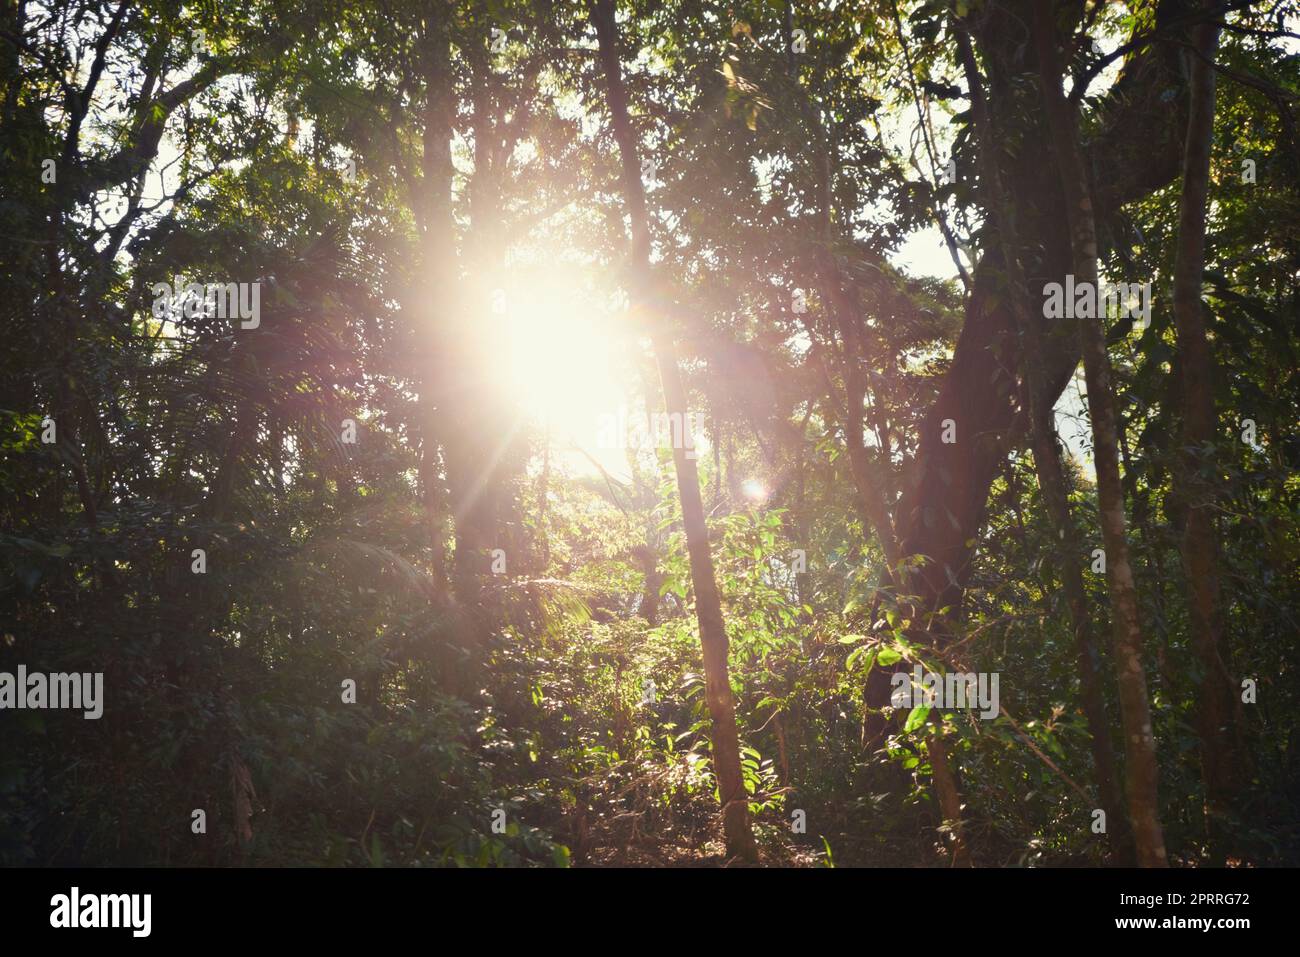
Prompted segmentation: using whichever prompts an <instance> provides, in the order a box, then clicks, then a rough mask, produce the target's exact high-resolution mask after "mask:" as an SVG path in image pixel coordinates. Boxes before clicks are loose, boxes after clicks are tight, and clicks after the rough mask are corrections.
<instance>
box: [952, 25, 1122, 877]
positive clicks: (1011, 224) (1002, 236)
mask: <svg viewBox="0 0 1300 957" xmlns="http://www.w3.org/2000/svg"><path fill="white" fill-rule="evenodd" d="M957 46H958V55H959V60H960V62H961V64H962V67H963V69H964V71H965V75H966V83H967V87H968V89H969V92H970V102H971V115H972V117H973V120H974V125H975V131H976V134H977V137H978V141H979V146H980V159H981V170H980V177H981V182H982V183H983V184H984V188H985V190H986V191H987V203H986V207H987V208H988V213H989V220H990V222H991V224H992V225H993V227H994V231H995V236H996V240H995V241H996V242H997V244H998V249H999V251H1000V253H1001V255H1002V257H1003V259H1004V260H1005V263H1006V282H1007V290H1008V292H1009V294H1010V298H1011V302H1010V306H1011V309H1012V311H1013V313H1014V316H1015V320H1016V324H1017V329H1018V332H1019V337H1020V360H1021V368H1022V369H1023V376H1022V378H1023V382H1024V387H1023V388H1022V390H1021V394H1022V399H1021V404H1022V406H1023V407H1024V409H1025V411H1026V412H1027V414H1028V416H1029V435H1030V444H1031V448H1032V449H1033V453H1034V468H1035V471H1036V473H1037V475H1038V484H1039V490H1040V491H1041V493H1042V496H1043V502H1044V505H1045V506H1046V509H1047V514H1048V518H1049V521H1050V523H1051V528H1052V531H1053V532H1054V533H1055V535H1054V537H1053V551H1054V552H1055V555H1056V565H1057V568H1058V569H1059V574H1060V577H1061V584H1062V588H1063V589H1064V591H1065V598H1066V605H1067V607H1068V609H1069V614H1070V624H1071V627H1072V629H1073V631H1074V638H1075V652H1076V656H1077V661H1078V672H1079V691H1080V698H1081V699H1082V704H1083V713H1084V718H1085V719H1086V721H1087V723H1088V732H1089V735H1090V739H1091V740H1090V745H1091V749H1092V759H1093V776H1094V778H1095V781H1096V785H1097V795H1098V798H1099V800H1100V802H1101V806H1102V810H1104V811H1105V813H1106V819H1107V821H1109V822H1110V823H1111V828H1109V829H1108V843H1109V845H1110V848H1111V852H1112V855H1113V856H1114V857H1115V858H1117V859H1118V860H1119V861H1120V862H1122V863H1131V860H1132V856H1133V854H1132V839H1131V838H1132V836H1131V832H1130V830H1129V828H1128V826H1127V818H1126V817H1125V815H1124V811H1123V804H1122V803H1121V801H1120V796H1119V787H1118V784H1117V780H1118V778H1117V775H1116V771H1115V756H1114V752H1113V750H1112V749H1111V740H1110V724H1109V722H1108V721H1107V719H1106V705H1105V701H1104V699H1103V697H1102V690H1101V688H1102V683H1101V676H1100V673H1101V656H1100V654H1099V652H1098V648H1097V640H1096V637H1095V635H1094V634H1093V629H1092V622H1091V619H1090V616H1089V614H1088V602H1087V594H1086V591H1085V589H1084V583H1083V567H1082V562H1083V558H1082V556H1083V555H1084V554H1085V549H1084V547H1083V541H1082V539H1081V537H1080V535H1079V531H1078V527H1077V526H1076V525H1075V523H1074V518H1073V516H1072V515H1071V513H1070V504H1069V496H1068V489H1067V486H1066V481H1065V475H1064V472H1063V470H1062V468H1061V458H1060V451H1059V448H1058V446H1057V435H1056V428H1055V422H1054V418H1055V414H1054V411H1053V406H1052V405H1051V404H1050V403H1049V402H1048V401H1047V399H1046V396H1045V391H1046V390H1045V386H1044V378H1045V370H1044V358H1043V346H1042V341H1041V332H1040V330H1039V328H1038V322H1037V317H1036V316H1034V315H1033V314H1032V311H1031V309H1030V308H1029V302H1028V286H1027V283H1026V280H1025V275H1024V270H1023V268H1022V267H1021V264H1020V263H1021V260H1020V256H1021V252H1020V239H1019V235H1018V230H1017V228H1016V224H1015V218H1014V213H1013V212H1012V209H1011V205H1010V203H1009V202H1008V199H1007V194H1006V190H1005V188H1004V186H1003V179H1002V170H1001V169H1000V167H999V164H998V153H997V149H996V144H997V142H998V138H999V132H998V129H999V128H998V126H997V121H996V120H995V119H994V117H993V116H992V113H991V111H990V109H989V106H988V101H987V99H986V97H985V94H984V89H983V81H982V78H981V76H980V72H979V67H978V65H977V64H976V62H975V54H974V51H973V49H972V47H971V44H970V41H969V39H968V38H967V36H966V33H965V32H964V30H959V31H958V33H957Z"/></svg>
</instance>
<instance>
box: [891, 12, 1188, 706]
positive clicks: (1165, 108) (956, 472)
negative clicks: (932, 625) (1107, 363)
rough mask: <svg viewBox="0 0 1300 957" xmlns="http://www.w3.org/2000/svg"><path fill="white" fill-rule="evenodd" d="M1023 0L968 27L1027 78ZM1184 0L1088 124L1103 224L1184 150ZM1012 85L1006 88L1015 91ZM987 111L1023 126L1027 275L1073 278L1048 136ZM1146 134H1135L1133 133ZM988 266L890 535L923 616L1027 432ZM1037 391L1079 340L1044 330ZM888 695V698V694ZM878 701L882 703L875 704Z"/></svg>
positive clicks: (1070, 357) (1013, 168)
mask: <svg viewBox="0 0 1300 957" xmlns="http://www.w3.org/2000/svg"><path fill="white" fill-rule="evenodd" d="M1030 2H1031V0H989V2H988V3H986V4H984V5H981V6H979V8H978V9H977V10H976V11H975V12H973V13H972V14H971V16H970V18H969V19H971V20H972V21H973V29H974V30H975V32H976V36H977V39H978V40H979V45H980V50H981V52H982V54H983V55H984V57H985V61H986V62H989V61H992V62H994V63H997V64H999V69H1000V70H1004V71H1005V72H1006V73H1007V75H1008V76H1016V75H1020V74H1023V73H1024V72H1026V71H1027V70H1031V69H1033V67H1032V59H1031V54H1032V51H1031V50H1029V49H1028V45H1027V44H1026V42H1025V36H1024V34H1025V27H1024V24H1025V23H1026V22H1027V21H1028V20H1029V10H1028V4H1029V3H1030ZM1189 6H1190V3H1189V0H1160V2H1159V4H1158V7H1157V11H1156V20H1157V23H1160V24H1162V25H1165V24H1168V26H1167V27H1166V29H1164V30H1163V31H1162V32H1161V34H1160V36H1159V37H1157V38H1156V39H1154V40H1153V41H1152V42H1151V43H1150V44H1148V45H1147V46H1145V47H1143V48H1141V49H1139V50H1136V51H1135V52H1134V53H1133V54H1131V55H1130V56H1128V57H1127V58H1126V59H1125V61H1124V68H1123V70H1122V71H1121V73H1120V76H1119V79H1118V80H1117V81H1116V82H1115V84H1114V86H1113V87H1112V88H1111V89H1110V90H1109V91H1108V92H1107V93H1106V95H1105V96H1104V97H1103V98H1102V100H1101V101H1100V102H1099V103H1098V104H1097V105H1096V106H1095V107H1093V109H1092V111H1091V112H1092V115H1093V117H1094V119H1095V122H1094V123H1093V124H1092V125H1091V129H1092V130H1093V132H1092V135H1091V136H1090V138H1089V141H1088V143H1087V154H1088V165H1089V166H1090V167H1091V168H1093V169H1095V170H1096V183H1097V189H1096V192H1095V194H1094V196H1093V199H1094V202H1095V204H1096V209H1095V213H1096V216H1097V217H1098V219H1099V220H1102V221H1104V220H1106V219H1109V218H1110V217H1111V216H1113V215H1114V213H1115V212H1116V211H1117V210H1118V209H1119V208H1120V207H1121V206H1123V205H1124V204H1126V203H1130V202H1133V201H1135V200H1138V199H1141V198H1143V197H1145V196H1148V195H1150V194H1151V192H1152V191H1153V190H1155V189H1158V188H1160V187H1161V186H1163V185H1164V184H1166V183H1167V182H1169V181H1171V180H1172V179H1174V178H1175V177H1176V176H1177V175H1178V169H1179V159H1180V157H1181V155H1182V151H1183V146H1184V138H1185V137H1184V125H1183V123H1184V120H1183V115H1182V112H1181V111H1180V110H1179V109H1177V108H1176V105H1177V103H1178V102H1179V101H1177V100H1174V101H1172V103H1173V106H1174V108H1171V100H1170V95H1171V94H1172V93H1176V92H1178V91H1179V90H1181V89H1182V87H1183V85H1184V83H1185V79H1184V75H1183V74H1184V67H1183V63H1182V56H1181V46H1180V44H1181V43H1182V42H1183V41H1184V40H1185V39H1186V38H1187V36H1188V30H1187V29H1186V28H1185V27H1181V26H1178V25H1177V23H1176V22H1175V21H1177V20H1178V19H1179V18H1180V17H1182V15H1183V14H1184V12H1185V11H1186V9H1187V8H1188V7H1189ZM1014 92H1015V90H1014V87H1013V90H1012V93H1013V94H1014ZM999 103H1000V104H1001V106H1000V108H999V109H998V110H995V111H994V112H998V113H1002V114H1004V115H1008V116H1011V115H1016V116H1019V117H1021V120H1022V123H1021V125H1023V126H1025V127H1027V129H1025V130H1023V131H1022V133H1023V138H1022V139H1019V140H1018V142H1020V143H1022V144H1024V145H1022V146H1019V147H1017V145H1016V143H1014V142H1013V143H1007V142H1003V143H999V148H1000V149H1001V150H1002V151H1003V153H1004V154H1006V155H1007V156H1008V164H1009V173H1008V175H1009V180H1008V181H1009V182H1012V183H1014V184H1015V191H1014V194H1013V195H1011V196H1009V197H1008V198H1009V200H1010V201H1011V202H1012V204H1013V206H1014V211H1015V214H1016V217H1017V221H1018V223H1019V224H1020V234H1021V236H1022V237H1023V239H1024V248H1025V249H1026V250H1027V251H1032V253H1033V259H1032V261H1030V262H1027V263H1026V264H1025V265H1026V272H1027V274H1028V275H1031V276H1033V277H1035V279H1036V280H1037V279H1038V278H1040V277H1041V278H1042V279H1043V280H1044V281H1048V280H1052V279H1062V278H1063V277H1064V276H1065V274H1066V273H1067V272H1069V271H1070V261H1071V259H1070V243H1069V235H1068V231H1067V230H1066V229H1065V228H1064V221H1065V208H1064V199H1063V197H1062V196H1061V188H1060V184H1059V178H1058V177H1056V176H1055V175H1054V174H1053V171H1051V170H1050V169H1045V168H1044V165H1045V164H1043V163H1042V159H1041V152H1040V151H1039V150H1038V149H1036V148H1034V147H1033V145H1031V144H1036V143H1038V142H1043V141H1045V140H1046V138H1047V136H1048V129H1047V126H1046V124H1045V122H1042V119H1041V117H1040V116H1039V114H1040V113H1041V110H1039V109H1037V107H1036V106H1035V104H1033V103H1031V102H1029V101H1027V100H1026V99H1025V98H1024V97H1022V96H1015V97H1014V98H1010V99H1005V100H999ZM1135 129H1140V130H1142V133H1143V135H1142V136H1141V137H1134V136H1133V130H1135ZM1000 271H1001V265H1000V263H999V262H998V261H997V258H996V257H991V256H986V257H985V258H984V260H982V261H981V262H980V263H979V264H978V265H977V267H976V269H975V275H974V277H973V283H972V292H971V295H970V297H969V298H968V300H967V304H966V309H965V313H966V316H965V321H964V323H963V325H962V331H961V336H960V338H959V339H958V342H957V346H956V349H955V350H954V352H953V358H952V362H951V364H950V366H949V368H948V371H947V372H946V373H945V374H944V377H943V381H942V383H941V384H940V389H939V394H938V396H937V397H936V399H935V401H934V403H933V404H932V405H931V407H930V409H929V410H928V411H927V412H926V414H925V418H924V421H923V423H922V425H921V428H920V431H919V433H918V448H917V451H916V453H915V455H914V456H913V458H912V461H911V463H910V465H909V468H908V475H907V479H906V481H905V483H904V488H903V496H902V499H901V500H900V502H899V504H898V506H897V507H896V508H895V516H896V522H895V525H896V530H897V533H898V538H899V540H900V544H901V551H902V554H903V555H904V556H911V555H925V556H927V557H928V558H929V559H930V561H929V562H928V563H927V564H926V565H925V567H924V568H922V569H921V570H920V572H919V574H917V575H916V576H915V577H914V579H913V581H912V587H913V590H915V591H917V592H919V593H920V594H921V596H922V598H923V600H924V603H925V604H926V605H927V606H929V607H932V608H939V607H943V606H951V607H954V608H957V607H959V605H960V603H961V595H962V590H963V588H964V587H965V584H966V582H967V581H968V580H969V577H970V572H971V555H972V552H973V544H972V543H974V542H976V541H978V539H979V534H980V527H981V525H982V524H983V521H984V515H985V510H986V507H987V501H988V493H989V488H990V487H991V485H992V483H993V480H994V478H995V477H996V476H997V475H998V473H999V471H1000V470H1001V469H1002V468H1003V465H1004V463H1005V461H1006V452H1007V449H1008V448H1009V447H1010V446H1012V445H1013V444H1015V443H1017V442H1018V441H1019V439H1020V430H1021V428H1023V425H1024V424H1026V423H1024V422H1023V421H1020V420H1019V419H1018V409H1017V404H1016V403H1015V402H1014V401H1013V398H1014V396H1015V394H1016V392H1017V390H1016V388H1015V385H1014V383H1013V382H1012V381H1011V379H1012V377H1013V376H1014V374H1015V372H1016V361H1015V350H1014V349H1012V348H1009V347H1004V346H1003V345H1002V344H1003V343H1007V344H1010V343H1012V342H1013V336H1014V332H1015V324H1014V320H1013V317H1012V315H1011V312H1010V309H1009V308H1008V305H1007V302H1006V297H1005V295H1003V292H1002V289H1001V284H1000V279H999V278H998V273H999V272H1000ZM1043 344H1044V353H1045V356H1044V357H1045V360H1046V369H1045V389H1046V392H1045V396H1044V402H1045V403H1048V404H1052V403H1055V401H1056V399H1057V397H1058V396H1060V394H1061V392H1062V390H1063V389H1064V388H1065V386H1066V384H1067V383H1068V382H1069V381H1070V378H1071V376H1072V375H1073V374H1074V370H1075V368H1076V367H1077V366H1078V363H1079V355H1080V352H1079V345H1078V341H1077V338H1076V337H1075V336H1064V335H1063V336H1054V335H1051V334H1050V330H1046V329H1045V330H1044V336H1043ZM946 418H952V419H954V420H956V421H957V422H958V424H959V428H960V430H961V434H963V435H965V436H967V437H968V441H960V440H959V441H957V442H954V443H944V442H942V440H941V434H942V427H941V423H942V422H943V420H944V419H946ZM885 700H886V701H887V700H888V696H887V695H886V698H885ZM879 703H880V702H877V704H879Z"/></svg>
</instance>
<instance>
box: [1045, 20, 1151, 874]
mask: <svg viewBox="0 0 1300 957" xmlns="http://www.w3.org/2000/svg"><path fill="white" fill-rule="evenodd" d="M1033 20H1034V27H1033V32H1034V39H1035V49H1036V51H1037V55H1038V75H1039V79H1040V81H1041V83H1040V85H1041V87H1042V92H1043V99H1044V103H1045V106H1046V113H1047V120H1048V124H1049V126H1050V127H1051V130H1052V145H1053V152H1054V153H1055V154H1056V164H1057V167H1058V169H1059V172H1060V176H1061V186H1062V189H1063V190H1064V193H1065V197H1066V215H1067V219H1068V223H1069V228H1070V246H1071V250H1072V253H1073V260H1074V271H1075V282H1076V284H1078V283H1090V284H1091V285H1092V288H1093V290H1094V292H1095V291H1096V290H1097V232H1096V222H1095V220H1094V218H1093V205H1092V197H1091V190H1090V187H1089V184H1088V176H1087V172H1086V170H1085V168H1084V164H1083V154H1082V152H1081V150H1080V149H1079V139H1078V128H1077V124H1076V118H1075V115H1074V111H1073V110H1072V109H1071V108H1070V106H1069V104H1068V103H1067V101H1066V99H1065V96H1064V94H1063V93H1062V91H1061V68H1060V63H1059V59H1058V56H1057V49H1056V42H1057V31H1056V25H1055V21H1054V17H1053V6H1052V3H1051V0H1035V3H1034V17H1033ZM1097 298H1099V297H1094V300H1096V299H1097ZM1100 309H1101V306H1100V303H1098V304H1097V309H1096V310H1095V311H1097V312H1100ZM1079 331H1080V337H1081V339H1082V341H1083V367H1084V376H1085V378H1086V380H1087V384H1088V412H1089V416H1090V418H1091V420H1092V437H1093V458H1094V461H1095V464H1096V468H1097V498H1098V507H1099V511H1100V516H1101V526H1102V539H1103V543H1104V545H1105V549H1106V579H1107V584H1108V586H1109V591H1110V606H1111V621H1112V627H1113V628H1114V643H1115V658H1116V661H1117V663H1118V671H1119V696H1120V711H1121V717H1122V722H1123V726H1124V747H1125V755H1126V758H1127V768H1126V771H1127V777H1128V804H1129V818H1130V820H1131V823H1132V825H1133V835H1134V841H1135V844H1136V848H1137V856H1138V863H1139V864H1140V865H1142V866H1144V867H1162V866H1167V865H1168V861H1167V858H1166V853H1165V846H1164V836H1163V834H1162V831H1161V827H1160V817H1159V811H1160V805H1159V798H1158V795H1157V778H1158V766H1157V762H1156V750H1155V735H1154V733H1153V732H1152V728H1151V705H1150V701H1149V699H1148V697H1147V685H1146V670H1145V668H1144V667H1143V665H1142V629H1141V624H1140V622H1139V618H1138V601H1137V587H1136V585H1135V584H1134V581H1133V569H1132V566H1131V565H1130V564H1129V553H1128V539H1127V533H1126V531H1125V518H1124V490H1123V485H1122V484H1121V480H1120V471H1119V440H1118V437H1117V415H1116V410H1115V393H1114V390H1113V387H1112V385H1111V367H1110V357H1109V356H1108V355H1107V352H1106V331H1105V323H1104V319H1103V317H1102V316H1100V315H1097V316H1095V317H1083V316H1081V317H1079Z"/></svg>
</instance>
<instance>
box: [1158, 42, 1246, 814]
mask: <svg viewBox="0 0 1300 957" xmlns="http://www.w3.org/2000/svg"><path fill="white" fill-rule="evenodd" d="M1193 43H1194V47H1193V50H1194V52H1193V55H1192V56H1191V57H1190V60H1191V97H1190V99H1191V111H1190V116H1189V117H1188V123H1187V149H1186V152H1185V154H1184V160H1183V192H1182V198H1181V200H1180V203H1179V215H1178V252H1177V257H1176V260H1175V264H1174V323H1175V326H1176V328H1177V332H1178V358H1179V365H1180V370H1181V373H1182V375H1181V378H1182V406H1183V409H1182V412H1183V438H1182V456H1181V457H1182V462H1181V468H1180V469H1179V473H1178V474H1176V477H1175V481H1176V483H1177V484H1181V485H1182V488H1181V489H1180V490H1179V497H1180V498H1182V500H1183V503H1184V505H1185V507H1186V522H1185V524H1184V526H1183V536H1182V542H1181V548H1182V555H1183V569H1184V572H1185V577H1186V588H1187V605H1188V610H1189V617H1190V619H1191V637H1192V647H1193V648H1194V649H1195V651H1196V656H1197V658H1198V659H1200V665H1201V667H1200V672H1201V676H1200V685H1199V688H1198V691H1197V712H1196V721H1197V730H1198V732H1199V735H1200V739H1201V773H1202V776H1203V778H1204V781H1205V813H1206V817H1207V824H1208V825H1209V828H1210V833H1211V835H1214V834H1215V833H1216V832H1217V831H1218V825H1217V821H1218V818H1219V816H1220V815H1221V814H1222V813H1223V812H1224V811H1225V810H1227V808H1228V806H1229V804H1230V802H1231V798H1232V796H1233V794H1234V792H1235V790H1236V781H1237V774H1236V768H1235V762H1234V758H1233V751H1232V733H1231V732H1232V722H1233V697H1234V688H1233V684H1232V679H1231V676H1230V674H1229V671H1228V668H1227V666H1226V665H1225V663H1224V660H1223V657H1222V654H1221V651H1220V649H1221V648H1222V621H1221V619H1220V616H1219V594H1218V591H1219V580H1218V567H1217V566H1218V551H1219V549H1218V539H1217V535H1216V532H1215V522H1214V482H1213V479H1212V477H1211V476H1210V474H1209V469H1210V468H1212V461H1207V460H1206V456H1207V454H1210V450H1211V447H1212V444H1213V443H1214V441H1215V438H1216V436H1217V433H1218V428H1217V416H1216V414H1215V409H1214V374H1213V358H1212V357H1211V355H1210V344H1209V341H1208V339H1207V338H1206V334H1205V313H1204V311H1203V308H1204V307H1203V306H1202V304H1201V284H1202V282H1203V276H1202V274H1203V272H1204V269H1205V213H1206V205H1207V203H1208V201H1209V189H1210V148H1211V146H1212V145H1213V142H1214V100H1215V90H1214V66H1213V63H1212V61H1213V58H1214V55H1215V51H1216V50H1217V48H1218V44H1219V27H1218V26H1217V24H1215V23H1212V22H1211V23H1205V24H1202V25H1201V26H1200V27H1198V28H1197V30H1196V33H1195V34H1194V39H1193ZM1175 487H1177V485H1176V486H1175Z"/></svg>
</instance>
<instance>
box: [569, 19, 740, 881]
mask: <svg viewBox="0 0 1300 957" xmlns="http://www.w3.org/2000/svg"><path fill="white" fill-rule="evenodd" d="M591 18H592V21H593V22H594V23H595V26H596V35H597V39H598V42H599V46H600V61H601V65H602V67H603V69H604V73H605V81H606V84H607V86H608V100H609V112H610V121H611V124H612V126H613V131H614V139H615V140H616V141H617V143H618V147H619V154H620V157H621V160H622V167H621V171H622V183H623V198H624V203H625V205H626V206H627V212H628V218H629V220H630V221H631V227H632V255H631V267H632V271H633V280H634V288H633V289H632V290H630V292H631V298H632V302H633V307H634V309H635V308H640V309H644V308H646V303H647V300H648V299H649V294H650V290H651V285H650V282H651V277H650V230H649V223H648V221H647V216H646V207H645V191H644V189H643V187H642V185H641V179H640V176H641V173H640V169H641V167H640V162H639V161H638V159H637V148H636V140H635V137H634V136H633V133H632V127H631V123H630V122H629V120H628V112H627V95H626V92H625V91H624V89H623V78H622V75H621V68H620V64H619V55H618V35H617V28H616V25H615V22H614V2H613V0H595V2H594V3H593V6H592V17H591ZM649 318H650V321H651V325H652V329H653V332H652V335H651V339H652V342H653V345H654V351H655V359H656V362H657V364H658V366H659V377H660V379H661V381H662V384H663V390H664V403H665V406H666V408H667V411H668V414H669V417H670V420H671V421H680V422H682V424H683V432H685V430H686V428H687V427H688V426H687V423H688V422H689V421H690V420H689V418H688V416H687V408H686V389H685V387H684V386H683V384H682V379H681V373H680V371H679V370H678V367H677V352H676V348H675V345H674V343H673V340H672V336H671V334H670V332H669V330H668V328H667V326H666V324H665V321H664V317H662V316H650V317H649ZM684 445H685V443H683V442H674V443H673V466H674V469H675V471H676V473H677V494H678V497H679V498H680V499H681V505H682V524H683V525H684V527H685V531H686V550H687V552H688V553H689V556H690V564H691V582H692V584H693V585H694V588H695V614H696V617H697V619H698V621H699V627H700V645H701V647H702V650H703V657H704V677H705V697H706V699H707V702H708V706H709V713H710V715H711V716H712V718H713V730H712V739H713V767H714V772H715V774H716V775H717V779H718V794H719V797H720V799H721V802H722V819H723V830H724V834H725V837H726V843H727V855H728V856H729V857H733V858H739V859H741V860H743V861H746V862H750V863H756V862H757V861H758V847H757V845H756V844H755V842H754V834H753V831H752V830H751V829H750V823H749V798H748V795H747V793H746V791H745V782H744V777H743V775H742V773H741V767H740V740H739V734H738V732H737V730H736V706H735V701H734V700H733V698H732V694H731V680H730V678H729V677H728V674H727V632H726V626H725V623H724V622H723V618H722V602H721V599H720V597H719V595H718V585H717V581H716V580H715V578H714V572H713V556H712V555H711V554H710V552H709V533H708V527H707V525H706V524H705V519H704V504H703V502H702V500H701V498H700V478H699V473H698V472H697V471H696V468H695V460H694V458H691V457H688V455H687V449H686V448H684V447H683V446H684Z"/></svg>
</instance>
